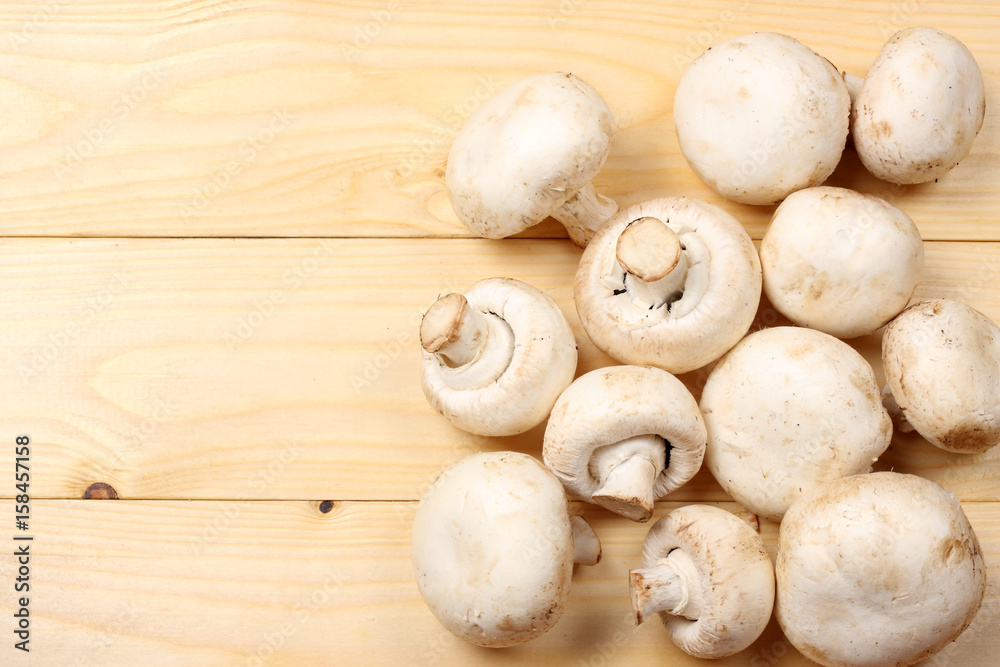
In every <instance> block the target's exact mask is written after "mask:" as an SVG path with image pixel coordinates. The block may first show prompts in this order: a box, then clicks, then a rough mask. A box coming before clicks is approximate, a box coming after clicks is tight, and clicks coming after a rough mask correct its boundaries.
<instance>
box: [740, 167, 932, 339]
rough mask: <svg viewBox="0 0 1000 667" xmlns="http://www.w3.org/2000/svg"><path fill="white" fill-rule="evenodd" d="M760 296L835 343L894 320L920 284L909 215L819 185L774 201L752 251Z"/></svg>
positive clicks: (920, 258)
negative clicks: (760, 284) (757, 266)
mask: <svg viewBox="0 0 1000 667" xmlns="http://www.w3.org/2000/svg"><path fill="white" fill-rule="evenodd" d="M760 263H761V269H762V270H763V274H764V293H765V294H766V295H767V298H768V299H769V300H770V302H771V304H772V305H774V307H775V308H777V309H778V311H779V312H781V313H782V314H783V315H785V316H786V317H787V318H788V319H790V320H791V321H792V322H794V323H795V324H798V325H801V326H806V327H811V328H813V329H819V330H820V331H824V332H826V333H828V334H831V335H833V336H836V337H838V338H854V337H856V336H862V335H865V334H869V333H871V332H873V331H875V330H876V329H878V328H879V327H881V326H883V325H884V324H885V323H886V322H888V321H889V320H891V319H892V318H893V317H895V316H896V315H898V314H899V313H900V311H902V310H903V308H905V307H906V304H907V303H909V301H910V297H911V296H912V295H913V291H914V290H915V289H916V287H917V283H918V282H919V280H920V274H921V271H922V270H923V265H924V249H923V243H922V242H921V239H920V232H919V230H918V229H917V226H916V225H914V224H913V221H912V220H910V218H909V216H907V215H906V214H905V213H903V212H902V211H901V210H899V209H898V208H896V207H895V206H892V205H891V204H889V203H888V202H886V201H884V200H882V199H879V198H878V197H873V196H871V195H864V194H861V193H859V192H855V191H853V190H847V189H844V188H831V187H826V186H821V187H815V188H807V189H805V190H799V191H798V192H793V193H792V194H790V195H789V196H788V198H787V199H785V201H783V202H781V204H780V205H779V206H778V208H777V210H775V212H774V217H773V218H771V224H770V226H769V227H768V228H767V233H765V234H764V239H763V241H761V244H760Z"/></svg>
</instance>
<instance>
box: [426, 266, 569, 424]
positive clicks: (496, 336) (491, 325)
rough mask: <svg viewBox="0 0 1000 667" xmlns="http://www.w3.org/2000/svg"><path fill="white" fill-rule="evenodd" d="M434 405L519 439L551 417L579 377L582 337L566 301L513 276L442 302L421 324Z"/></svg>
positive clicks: (455, 418)
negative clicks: (565, 309)
mask: <svg viewBox="0 0 1000 667" xmlns="http://www.w3.org/2000/svg"><path fill="white" fill-rule="evenodd" d="M420 344H421V347H422V348H423V365H422V371H421V383H422V385H423V389H424V395H425V396H426V397H427V400H428V402H429V403H430V404H431V406H432V407H433V408H434V409H435V410H437V412H439V413H440V414H442V415H444V416H445V417H446V418H447V419H448V421H450V422H451V423H452V424H454V425H455V426H457V427H458V428H461V429H463V430H466V431H469V432H470V433H476V434H479V435H514V434H516V433H523V432H524V431H527V430H528V429H530V428H532V427H534V426H537V425H538V424H540V423H541V422H542V421H544V419H545V417H546V416H548V414H549V411H550V410H551V409H552V405H553V404H554V403H555V401H556V398H558V396H559V393H560V392H561V391H562V390H563V389H565V388H566V387H567V386H568V385H569V383H570V382H572V381H573V375H574V374H575V373H576V361H577V352H576V338H575V337H574V336H573V331H572V329H570V326H569V323H568V322H567V321H566V317H565V316H564V315H563V313H562V311H561V310H560V309H559V306H558V304H556V302H555V301H553V300H552V298H551V297H550V296H548V295H547V294H545V293H544V292H542V291H541V290H539V289H536V288H535V287H532V286H531V285H528V284H527V283H523V282H521V281H519V280H513V279H511V278H487V279H485V280H480V281H479V282H477V283H476V284H474V285H473V286H472V287H471V288H470V289H469V290H468V291H467V292H466V293H465V294H464V295H463V294H458V293H451V294H448V295H445V296H443V297H441V298H440V299H438V300H437V301H436V302H435V303H434V304H433V305H432V306H431V307H430V308H429V309H428V310H427V312H426V313H425V314H424V317H423V320H422V321H421V323H420Z"/></svg>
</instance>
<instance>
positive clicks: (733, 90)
mask: <svg viewBox="0 0 1000 667" xmlns="http://www.w3.org/2000/svg"><path fill="white" fill-rule="evenodd" d="M850 108H851V102H850V96H849V95H848V92H847V86H846V85H845V84H844V80H843V78H842V77H841V75H840V73H839V72H838V71H837V69H836V68H835V67H834V66H833V65H832V64H830V62H829V61H828V60H826V59H825V58H822V57H821V56H819V55H817V54H816V53H814V52H813V51H812V50H811V49H809V48H808V47H806V46H804V45H803V44H801V43H800V42H798V41H796V40H794V39H792V38H791V37H788V36H786V35H779V34H775V33H769V32H759V33H754V34H752V35H744V36H742V37H736V38H734V39H730V40H727V41H725V42H722V43H721V44H717V45H715V46H713V47H711V48H710V49H709V50H708V51H706V52H705V53H703V54H702V55H701V56H699V57H698V58H697V59H696V60H695V61H694V62H693V63H691V65H690V66H689V67H688V68H687V69H686V70H685V71H684V74H683V75H682V76H681V80H680V83H679V84H678V85H677V91H676V93H675V94H674V123H675V125H676V128H677V140H678V142H679V143H680V149H681V152H682V153H683V154H684V157H685V158H686V159H687V161H688V164H689V165H690V166H691V169H693V170H694V172H695V173H696V174H697V175H698V177H699V178H701V180H703V181H704V182H705V183H706V184H708V185H709V186H710V187H711V188H712V189H714V190H715V191H716V192H718V193H719V194H721V195H722V196H724V197H728V198H729V199H733V200H736V201H739V202H743V203H745V204H776V203H778V202H779V201H781V200H782V199H784V198H785V197H786V196H787V195H788V194H790V193H791V192H794V191H795V190H799V189H802V188H807V187H810V186H813V185H819V184H820V183H822V182H823V181H825V180H826V179H827V177H828V176H829V175H830V174H831V173H833V170H834V168H835V167H836V166H837V163H838V162H839V161H840V156H841V153H842V152H843V150H844V145H845V143H846V141H847V131H848V120H849V116H850Z"/></svg>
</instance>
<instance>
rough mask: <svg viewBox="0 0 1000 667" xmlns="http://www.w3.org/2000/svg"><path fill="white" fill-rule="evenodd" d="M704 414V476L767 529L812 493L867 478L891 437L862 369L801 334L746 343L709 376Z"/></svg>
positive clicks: (836, 344)
mask: <svg viewBox="0 0 1000 667" xmlns="http://www.w3.org/2000/svg"><path fill="white" fill-rule="evenodd" d="M701 410H702V414H703V415H704V418H705V426H706V428H707V429H708V446H707V449H706V452H705V465H706V467H708V469H709V470H710V471H711V473H712V475H713V476H714V477H715V479H716V480H718V482H719V484H721V485H722V487H723V488H724V489H725V490H726V491H727V492H728V493H729V494H730V495H731V496H732V497H733V499H734V500H736V501H737V502H739V503H740V504H742V505H743V506H745V507H746V508H747V509H749V510H750V511H752V512H754V513H756V514H759V515H761V516H763V517H765V518H767V519H771V520H772V521H781V517H782V515H784V513H785V511H786V510H787V509H788V507H789V505H791V504H792V502H793V501H795V499H796V498H798V497H799V496H801V495H802V494H803V493H805V492H808V491H809V490H810V489H812V488H813V487H815V486H817V485H819V484H822V483H823V482H826V481H830V480H833V479H837V478H839V477H844V476H846V475H854V474H857V473H862V472H867V471H869V470H871V466H872V464H873V463H874V462H875V461H876V459H877V458H878V456H880V455H881V454H882V452H884V451H885V450H886V448H888V446H889V441H890V439H891V437H892V421H891V420H890V418H889V415H888V413H887V412H886V410H885V408H884V407H883V406H882V402H881V396H880V392H879V388H878V385H876V383H875V374H874V372H873V371H872V368H871V366H869V365H868V362H866V361H865V359H864V358H863V357H862V356H861V355H860V354H858V352H857V351H855V350H854V348H852V347H851V346H849V345H848V344H847V343H844V342H843V341H841V340H838V339H837V338H834V337H833V336H830V335H829V334H825V333H822V332H820V331H815V330H813V329H804V328H801V327H775V328H772V329H762V330H760V331H757V332H755V333H752V334H750V335H749V336H747V337H746V338H744V339H743V340H742V341H741V342H740V343H739V344H738V345H736V347H734V348H733V349H732V350H731V351H730V352H729V353H728V354H726V356H724V357H723V358H722V359H721V360H720V361H719V363H718V364H716V366H715V368H714V369H712V372H711V374H710V375H709V376H708V380H707V382H706V383H705V389H704V391H703V392H702V396H701Z"/></svg>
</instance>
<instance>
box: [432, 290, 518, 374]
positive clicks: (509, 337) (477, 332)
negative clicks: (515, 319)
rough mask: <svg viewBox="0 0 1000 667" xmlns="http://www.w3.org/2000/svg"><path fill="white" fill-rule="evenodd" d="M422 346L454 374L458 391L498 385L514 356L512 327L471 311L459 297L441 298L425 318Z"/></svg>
mask: <svg viewBox="0 0 1000 667" xmlns="http://www.w3.org/2000/svg"><path fill="white" fill-rule="evenodd" d="M420 344H421V346H422V347H423V348H424V350H426V351H427V352H430V353H431V354H435V355H437V357H438V358H439V359H440V360H441V362H442V363H443V364H444V366H446V367H447V368H448V369H449V370H450V371H452V377H453V380H454V381H455V382H456V383H457V384H454V385H453V388H455V389H477V388H479V387H484V386H486V385H488V384H490V383H491V382H495V381H496V380H497V379H498V378H499V377H500V376H501V375H503V374H504V371H506V370H507V367H508V366H510V362H511V359H512V358H513V356H514V333H513V331H512V330H511V328H510V325H509V324H507V322H505V321H504V320H503V318H501V317H499V316H497V315H496V314H495V313H481V312H479V311H478V310H476V309H475V308H472V307H471V306H470V305H469V302H468V301H467V300H466V298H465V296H463V295H462V294H458V293H451V294H447V295H445V296H443V297H441V298H440V299H438V300H437V301H435V302H434V304H433V305H431V307H430V308H429V309H428V310H427V312H426V313H425V314H424V318H423V320H422V321H421V323H420Z"/></svg>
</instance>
